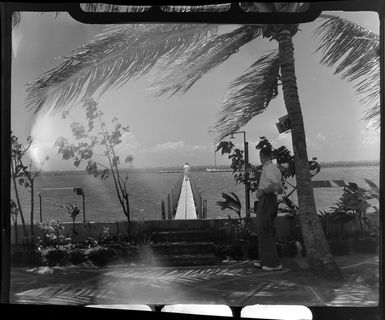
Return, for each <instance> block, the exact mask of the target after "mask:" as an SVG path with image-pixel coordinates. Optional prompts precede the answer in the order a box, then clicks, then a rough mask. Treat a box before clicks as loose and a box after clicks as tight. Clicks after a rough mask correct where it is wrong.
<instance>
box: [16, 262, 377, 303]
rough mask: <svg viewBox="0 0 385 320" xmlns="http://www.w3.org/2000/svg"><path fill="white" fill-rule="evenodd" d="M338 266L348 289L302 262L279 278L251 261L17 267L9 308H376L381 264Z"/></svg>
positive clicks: (287, 268)
mask: <svg viewBox="0 0 385 320" xmlns="http://www.w3.org/2000/svg"><path fill="white" fill-rule="evenodd" d="M336 260H337V263H338V264H339V265H340V267H341V269H342V271H343V274H344V277H345V280H344V281H343V282H342V281H341V282H335V281H326V280H324V279H321V278H318V277H316V276H315V275H313V274H312V273H310V272H309V271H308V270H307V269H306V268H307V264H306V262H305V260H304V259H303V258H286V259H283V260H282V262H283V265H284V270H282V271H279V272H264V271H262V270H260V269H256V268H255V267H254V266H253V264H252V261H240V262H235V261H233V262H222V263H221V264H218V265H214V266H191V267H190V266H189V267H161V266H158V267H146V266H135V265H110V266H107V267H103V268H93V267H65V268H64V267H54V268H52V269H49V268H40V269H29V270H27V269H25V268H24V269H23V268H13V269H12V273H11V303H28V304H35V303H36V304H66V305H67V304H68V305H100V304H157V305H159V304H160V305H163V304H175V303H189V304H191V303H198V304H199V303H203V304H213V303H215V304H226V305H230V306H244V305H252V304H277V303H279V304H302V305H307V306H376V305H377V304H378V291H379V289H378V283H379V280H378V272H379V270H378V267H379V259H378V257H377V256H373V255H351V256H343V257H336Z"/></svg>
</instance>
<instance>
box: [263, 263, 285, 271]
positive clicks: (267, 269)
mask: <svg viewBox="0 0 385 320" xmlns="http://www.w3.org/2000/svg"><path fill="white" fill-rule="evenodd" d="M282 269H283V267H282V265H281V264H280V265H279V266H276V267H268V266H263V267H262V270H264V271H280V270H282Z"/></svg>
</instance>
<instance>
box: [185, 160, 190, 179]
mask: <svg viewBox="0 0 385 320" xmlns="http://www.w3.org/2000/svg"><path fill="white" fill-rule="evenodd" d="M183 171H184V178H185V180H186V181H187V180H188V175H189V173H190V165H189V164H188V162H186V164H185V165H184V166H183Z"/></svg>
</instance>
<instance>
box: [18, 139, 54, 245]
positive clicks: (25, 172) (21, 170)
mask: <svg viewBox="0 0 385 320" xmlns="http://www.w3.org/2000/svg"><path fill="white" fill-rule="evenodd" d="M31 145H32V138H31V137H30V136H29V137H27V145H23V144H21V143H20V142H19V138H18V137H16V135H14V134H13V133H12V132H11V178H12V182H13V188H14V192H15V198H16V205H17V208H18V212H19V215H20V218H21V222H22V224H23V231H24V237H28V231H27V228H26V224H25V219H24V213H23V209H22V206H21V201H20V195H19V190H18V186H23V187H24V188H25V189H26V190H27V191H28V192H29V193H30V203H31V206H30V223H31V225H30V234H31V237H32V239H33V235H34V230H33V228H34V209H35V202H34V201H35V195H34V191H35V188H34V186H35V179H36V178H37V177H38V176H39V175H40V173H41V171H42V169H43V166H44V164H45V163H46V162H47V161H48V160H49V157H48V156H46V157H45V160H44V161H43V160H41V161H40V167H39V168H38V170H35V171H34V172H33V171H32V169H33V165H32V161H30V162H29V164H28V165H25V164H24V161H25V160H24V158H25V156H26V155H27V153H28V151H29V149H30V148H31Z"/></svg>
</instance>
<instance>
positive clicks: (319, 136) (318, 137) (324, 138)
mask: <svg viewBox="0 0 385 320" xmlns="http://www.w3.org/2000/svg"><path fill="white" fill-rule="evenodd" d="M316 138H317V139H318V140H322V141H324V140H326V137H325V136H324V135H323V134H322V133H321V132H318V133H317V135H316Z"/></svg>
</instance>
